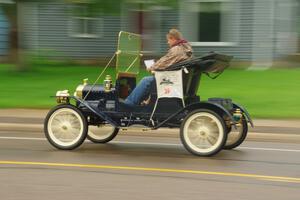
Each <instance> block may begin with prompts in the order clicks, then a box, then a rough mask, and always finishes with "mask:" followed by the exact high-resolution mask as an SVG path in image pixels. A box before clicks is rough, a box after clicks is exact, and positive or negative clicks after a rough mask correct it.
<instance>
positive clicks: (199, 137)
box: [180, 109, 227, 156]
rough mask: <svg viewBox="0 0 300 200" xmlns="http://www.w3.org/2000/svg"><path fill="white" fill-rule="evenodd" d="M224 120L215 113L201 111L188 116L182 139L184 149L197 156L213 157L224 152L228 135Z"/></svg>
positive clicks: (182, 129) (181, 132) (182, 127)
mask: <svg viewBox="0 0 300 200" xmlns="http://www.w3.org/2000/svg"><path fill="white" fill-rule="evenodd" d="M225 130H226V129H225V122H224V120H223V119H222V118H221V117H220V116H219V115H218V114H217V113H215V112H213V111H211V110H207V109H199V110H195V111H193V112H191V113H190V114H188V115H187V116H186V118H185V119H184V121H183V122H182V124H181V128H180V139H181V142H182V144H183V145H184V147H185V148H186V149H187V150H188V151H189V152H190V153H192V154H194V155H197V156H212V155H214V154H216V153H218V152H219V151H221V150H222V148H223V146H224V144H225V142H226V139H227V133H226V131H225Z"/></svg>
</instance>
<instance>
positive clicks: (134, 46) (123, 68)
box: [116, 31, 141, 74]
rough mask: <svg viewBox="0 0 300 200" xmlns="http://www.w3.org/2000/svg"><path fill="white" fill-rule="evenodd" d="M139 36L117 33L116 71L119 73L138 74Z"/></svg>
mask: <svg viewBox="0 0 300 200" xmlns="http://www.w3.org/2000/svg"><path fill="white" fill-rule="evenodd" d="M140 55H141V36H140V35H138V34H134V33H128V32H124V31H121V32H120V33H119V40H118V51H117V61H116V69H117V73H119V72H130V73H134V74H138V73H139V69H140V60H141V56H140Z"/></svg>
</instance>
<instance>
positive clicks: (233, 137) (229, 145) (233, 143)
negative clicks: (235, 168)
mask: <svg viewBox="0 0 300 200" xmlns="http://www.w3.org/2000/svg"><path fill="white" fill-rule="evenodd" d="M247 134H248V124H247V121H246V119H245V118H243V119H242V121H241V123H239V124H237V125H236V129H235V128H234V127H230V128H229V130H228V135H227V141H226V143H225V145H224V147H223V149H227V150H230V149H233V148H236V147H238V146H239V145H240V144H242V143H243V142H244V140H245V139H246V137H247Z"/></svg>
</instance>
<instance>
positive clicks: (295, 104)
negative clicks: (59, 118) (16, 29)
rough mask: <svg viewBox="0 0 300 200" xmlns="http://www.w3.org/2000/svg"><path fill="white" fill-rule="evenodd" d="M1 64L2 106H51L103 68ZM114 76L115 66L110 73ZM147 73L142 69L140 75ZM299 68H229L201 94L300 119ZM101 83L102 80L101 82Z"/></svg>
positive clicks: (256, 113) (206, 82) (262, 114)
mask: <svg viewBox="0 0 300 200" xmlns="http://www.w3.org/2000/svg"><path fill="white" fill-rule="evenodd" d="M12 69H13V66H11V65H0V80H1V83H2V84H0V108H49V107H52V106H54V105H56V103H55V99H54V98H50V96H51V95H55V93H56V91H57V90H63V89H69V91H70V93H71V94H73V92H74V90H75V88H76V87H77V85H78V84H80V83H81V82H82V79H83V78H89V80H90V81H89V82H90V83H92V82H93V81H94V80H95V79H96V78H97V76H98V75H99V73H100V72H101V70H102V68H100V67H89V66H76V67H74V66H57V67H54V66H45V67H34V68H33V69H32V70H31V71H30V72H22V73H21V72H14V71H12ZM105 74H111V75H112V77H114V76H115V75H114V69H113V68H109V69H108V71H107V73H105ZM146 74H147V73H146V72H145V71H142V72H141V73H140V76H139V78H141V77H143V76H144V75H146ZM299 77H300V69H272V70H267V71H246V70H238V69H229V70H227V71H225V72H224V73H223V74H222V75H221V76H220V77H218V78H217V79H215V80H211V79H209V78H208V77H206V76H205V75H203V76H202V80H201V86H200V89H199V93H200V96H201V99H202V100H205V99H207V98H209V97H224V98H232V99H233V100H234V101H235V102H237V103H238V104H241V105H243V106H244V107H246V108H247V109H248V111H249V112H250V113H251V115H252V116H253V117H256V118H300V78H299ZM100 83H102V80H101V81H100Z"/></svg>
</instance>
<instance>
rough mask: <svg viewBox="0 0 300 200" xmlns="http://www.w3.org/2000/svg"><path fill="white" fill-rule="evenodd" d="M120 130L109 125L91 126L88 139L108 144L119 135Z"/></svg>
mask: <svg viewBox="0 0 300 200" xmlns="http://www.w3.org/2000/svg"><path fill="white" fill-rule="evenodd" d="M118 132H119V129H118V128H115V127H113V126H111V125H109V124H105V125H100V126H89V131H88V135H87V139H89V140H90V141H92V142H94V143H107V142H109V141H111V140H113V139H114V138H115V137H116V136H117V135H118Z"/></svg>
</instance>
